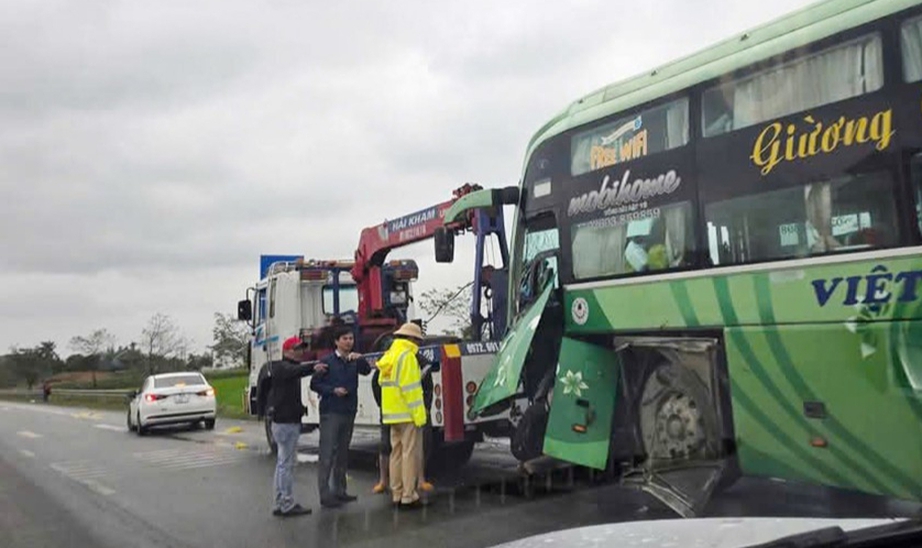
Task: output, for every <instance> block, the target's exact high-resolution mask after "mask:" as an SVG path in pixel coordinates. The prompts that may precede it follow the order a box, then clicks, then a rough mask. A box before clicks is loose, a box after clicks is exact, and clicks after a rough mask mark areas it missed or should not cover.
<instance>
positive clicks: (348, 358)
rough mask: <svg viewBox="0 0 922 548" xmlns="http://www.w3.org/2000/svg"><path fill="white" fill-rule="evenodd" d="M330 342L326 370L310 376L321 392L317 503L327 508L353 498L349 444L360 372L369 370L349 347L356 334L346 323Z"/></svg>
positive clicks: (336, 330)
mask: <svg viewBox="0 0 922 548" xmlns="http://www.w3.org/2000/svg"><path fill="white" fill-rule="evenodd" d="M333 344H334V345H335V346H336V351H335V352H334V353H333V354H330V355H329V356H327V357H326V358H324V364H325V365H327V366H328V370H327V372H326V373H324V374H322V375H314V377H313V378H312V379H311V390H313V391H314V392H317V393H318V394H320V464H319V466H318V467H317V487H318V488H319V489H320V504H321V505H323V506H324V507H327V508H335V507H337V506H341V505H342V504H343V503H344V502H351V501H354V500H355V498H356V497H355V496H353V495H350V494H348V493H347V492H346V469H347V468H348V464H349V444H350V443H351V442H352V428H353V426H354V425H355V413H356V411H357V409H358V391H359V375H360V374H361V375H369V374H371V366H370V365H368V362H367V361H365V358H363V357H362V355H361V354H357V353H355V352H353V351H352V348H353V346H354V345H355V338H354V336H353V334H352V331H351V330H350V329H349V328H348V327H346V326H339V327H337V328H336V329H335V330H334V332H333ZM331 475H332V477H331Z"/></svg>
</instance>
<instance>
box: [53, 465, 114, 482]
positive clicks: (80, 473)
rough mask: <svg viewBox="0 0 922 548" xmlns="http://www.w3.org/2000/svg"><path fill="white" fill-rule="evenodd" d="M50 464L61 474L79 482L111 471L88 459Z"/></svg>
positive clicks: (99, 476)
mask: <svg viewBox="0 0 922 548" xmlns="http://www.w3.org/2000/svg"><path fill="white" fill-rule="evenodd" d="M50 466H51V469H52V470H54V471H56V472H60V473H61V474H63V475H65V476H67V477H69V478H71V479H73V480H76V481H79V482H84V481H87V480H94V479H96V478H101V477H103V476H107V475H109V471H108V470H106V469H105V468H104V467H103V466H101V465H100V464H99V463H96V462H93V461H88V460H73V461H67V462H55V463H52V464H51V465H50Z"/></svg>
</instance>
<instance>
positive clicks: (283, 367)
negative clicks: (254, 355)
mask: <svg viewBox="0 0 922 548" xmlns="http://www.w3.org/2000/svg"><path fill="white" fill-rule="evenodd" d="M313 372H314V364H312V363H311V364H301V363H298V362H293V361H289V360H281V361H274V362H269V363H268V364H266V375H265V378H264V380H263V381H262V382H260V383H258V384H257V386H260V385H263V386H265V384H264V383H269V386H268V394H267V396H266V410H265V412H266V414H267V415H268V416H269V417H271V418H272V422H277V423H279V424H300V423H301V417H302V416H304V411H305V410H304V404H303V403H302V402H301V378H302V377H307V376H308V375H311V374H312V373H313ZM261 376H262V375H261ZM257 390H258V389H257ZM263 391H265V388H263Z"/></svg>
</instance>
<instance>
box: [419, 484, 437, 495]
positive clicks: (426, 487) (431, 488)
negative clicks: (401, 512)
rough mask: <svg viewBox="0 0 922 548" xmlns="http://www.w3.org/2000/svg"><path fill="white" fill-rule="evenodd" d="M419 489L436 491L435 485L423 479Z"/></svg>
mask: <svg viewBox="0 0 922 548" xmlns="http://www.w3.org/2000/svg"><path fill="white" fill-rule="evenodd" d="M419 490H420V491H425V492H427V493H431V492H432V491H435V485H432V484H431V483H429V482H428V481H423V482H420V484H419Z"/></svg>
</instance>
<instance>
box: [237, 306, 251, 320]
mask: <svg viewBox="0 0 922 548" xmlns="http://www.w3.org/2000/svg"><path fill="white" fill-rule="evenodd" d="M252 318H253V305H252V304H251V303H250V301H239V302H238V303H237V319H238V320H240V321H242V322H248V321H250V320H251V319H252Z"/></svg>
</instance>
